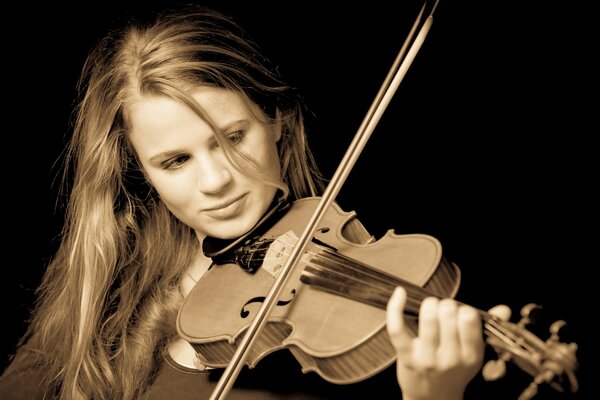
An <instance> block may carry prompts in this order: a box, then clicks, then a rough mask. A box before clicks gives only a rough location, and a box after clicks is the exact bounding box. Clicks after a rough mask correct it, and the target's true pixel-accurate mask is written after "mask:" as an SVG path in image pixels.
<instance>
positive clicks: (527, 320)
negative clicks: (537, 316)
mask: <svg viewBox="0 0 600 400" xmlns="http://www.w3.org/2000/svg"><path fill="white" fill-rule="evenodd" d="M541 309H542V306H540V305H539V304H535V303H529V304H527V305H525V306H524V307H523V308H521V320H520V321H519V322H518V323H517V325H519V326H520V327H522V328H523V327H525V326H526V325H529V324H531V323H532V322H533V321H532V317H533V313H534V312H535V311H537V310H541Z"/></svg>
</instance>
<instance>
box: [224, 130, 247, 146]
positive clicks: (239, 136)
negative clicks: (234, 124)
mask: <svg viewBox="0 0 600 400" xmlns="http://www.w3.org/2000/svg"><path fill="white" fill-rule="evenodd" d="M245 137H246V134H245V132H244V131H235V132H232V133H231V134H229V135H227V140H229V141H230V142H231V144H233V145H236V144H240V143H241V142H242V141H243V140H244V138H245Z"/></svg>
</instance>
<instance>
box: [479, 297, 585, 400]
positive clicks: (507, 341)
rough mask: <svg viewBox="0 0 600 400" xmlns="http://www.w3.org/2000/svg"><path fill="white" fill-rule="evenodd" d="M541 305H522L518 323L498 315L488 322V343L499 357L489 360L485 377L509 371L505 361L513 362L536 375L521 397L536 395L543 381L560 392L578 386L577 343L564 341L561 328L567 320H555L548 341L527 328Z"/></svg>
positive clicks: (522, 398) (524, 399) (575, 389)
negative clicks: (503, 319)
mask: <svg viewBox="0 0 600 400" xmlns="http://www.w3.org/2000/svg"><path fill="white" fill-rule="evenodd" d="M539 309H541V307H540V306H539V305H537V304H528V305H526V306H525V307H523V308H522V309H521V319H520V320H519V322H517V323H516V324H513V323H510V322H507V321H502V320H500V319H497V318H491V319H489V320H488V321H487V322H486V324H485V331H486V334H487V343H488V344H490V345H491V346H492V348H494V350H495V351H496V353H497V354H498V359H497V360H490V361H488V362H486V364H485V365H484V367H483V370H482V374H483V377H484V379H485V380H488V381H492V380H497V379H499V378H501V377H502V376H504V374H505V373H506V362H507V361H512V362H514V363H515V364H516V365H517V366H518V367H519V368H521V369H522V370H524V371H525V372H527V373H528V374H529V375H531V376H533V381H532V382H531V383H530V384H529V386H527V388H525V390H523V392H522V393H521V395H520V396H519V400H529V399H531V398H533V397H534V396H535V395H536V394H537V393H538V386H539V385H540V384H543V383H547V384H549V385H550V386H552V387H553V388H554V389H556V390H558V391H560V392H564V391H565V390H566V389H568V390H569V391H570V392H572V393H574V392H577V390H578V388H579V384H578V382H577V378H576V376H575V370H576V369H577V367H578V363H577V358H576V352H577V344H576V343H563V342H561V341H560V337H559V331H560V329H561V328H562V327H563V326H565V325H566V322H565V321H563V320H559V321H556V322H554V323H553V324H552V325H551V326H550V328H549V331H550V337H549V338H548V339H547V340H546V341H543V340H541V339H540V338H538V337H537V336H535V335H534V334H533V333H531V332H530V331H529V330H527V328H526V327H527V325H530V324H531V314H532V312H534V311H537V310H539ZM565 381H566V382H565Z"/></svg>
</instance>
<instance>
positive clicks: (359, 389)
mask: <svg viewBox="0 0 600 400" xmlns="http://www.w3.org/2000/svg"><path fill="white" fill-rule="evenodd" d="M37 354H39V353H36V352H35V350H33V349H31V348H30V347H29V346H27V345H25V346H23V347H21V348H20V349H19V350H18V351H17V354H16V356H15V358H14V360H13V361H12V363H11V364H10V365H9V367H8V368H7V370H6V371H5V372H4V374H3V375H2V376H1V377H0V399H2V400H25V399H26V400H36V399H44V398H45V399H51V398H52V396H50V395H48V394H46V397H44V394H45V393H44V392H45V390H44V387H43V385H42V383H41V382H42V371H41V367H39V366H37V365H36V363H35V358H36V355H37ZM221 372H222V370H211V371H209V372H199V371H197V370H189V369H186V368H185V367H181V366H179V365H178V364H175V363H174V362H173V361H171V360H170V359H169V358H168V356H166V357H165V358H164V359H163V362H162V364H161V367H160V371H159V373H158V376H157V377H156V379H155V380H154V382H153V383H152V385H151V386H150V387H149V388H148V390H147V392H146V393H145V394H144V395H143V396H142V399H143V400H167V399H168V400H188V399H189V400H192V399H193V400H202V399H208V398H209V397H210V395H211V394H212V392H213V389H214V387H215V386H216V384H217V382H218V380H219V377H220V374H221ZM369 398H377V399H394V400H397V399H401V395H400V389H399V385H398V382H397V380H396V368H395V365H392V366H390V367H388V368H387V369H386V370H384V371H383V372H381V373H379V374H378V375H376V376H374V377H372V378H370V379H367V380H365V381H362V382H358V383H354V384H349V385H335V384H332V383H329V382H327V381H325V380H323V379H322V378H321V377H319V376H318V375H317V374H316V373H313V372H309V373H307V374H304V373H302V371H301V370H300V365H299V364H298V362H297V361H296V360H295V359H294V358H293V356H292V354H291V353H290V352H289V351H287V350H280V351H276V352H274V353H272V354H269V355H268V356H266V357H265V358H264V359H262V360H261V361H260V362H259V363H258V365H257V366H256V368H254V369H248V368H244V369H243V370H242V373H241V374H240V375H239V377H238V378H237V379H236V381H235V383H234V386H233V389H232V390H231V391H230V393H229V395H228V396H227V399H228V400H240V399H243V400H269V399H294V400H308V399H313V400H314V399H326V400H333V399H336V400H337V399H339V400H342V399H344V400H346V399H369Z"/></svg>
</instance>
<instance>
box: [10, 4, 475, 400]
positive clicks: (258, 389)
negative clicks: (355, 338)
mask: <svg viewBox="0 0 600 400" xmlns="http://www.w3.org/2000/svg"><path fill="white" fill-rule="evenodd" d="M274 71H275V69H274V68H272V67H271V66H270V65H269V63H268V61H267V60H266V59H265V58H264V57H263V56H262V55H261V54H260V52H259V51H258V49H257V48H256V46H255V45H254V44H253V43H252V42H251V41H250V40H249V39H248V38H247V36H246V34H245V33H244V32H243V31H242V30H241V29H240V28H238V27H237V26H236V25H235V24H234V23H233V22H232V21H231V20H229V19H228V18H226V17H224V16H222V15H220V14H218V13H215V12H212V11H208V10H201V9H187V10H184V11H181V12H174V13H171V14H165V15H161V16H159V17H158V18H157V19H156V21H155V22H153V23H150V24H148V25H145V26H141V25H136V24H133V23H132V24H130V25H128V26H127V27H125V28H124V29H122V30H118V31H115V32H113V33H111V34H110V35H108V36H107V37H106V38H105V39H104V40H103V41H102V42H101V43H100V44H99V45H98V46H97V48H96V49H95V50H94V51H93V52H92V53H91V55H90V56H89V58H88V60H87V62H86V64H85V66H84V70H83V74H82V80H81V89H82V98H81V103H80V104H79V107H78V108H77V119H76V124H75V127H74V132H73V136H72V139H71V141H70V145H69V148H68V153H67V154H68V163H67V165H68V166H70V167H72V170H69V171H68V172H67V173H66V174H65V176H67V177H69V178H68V179H72V183H70V184H69V185H66V186H68V187H69V188H70V193H69V202H68V208H67V216H66V221H65V224H64V230H63V237H62V242H61V246H60V248H59V250H58V252H57V254H56V255H55V257H54V258H53V260H52V262H51V263H50V265H49V267H48V270H47V272H46V274H45V276H44V279H43V282H42V284H41V286H40V288H39V290H38V296H39V299H38V302H37V305H36V308H35V310H34V313H33V315H32V320H31V324H30V327H29V329H28V332H27V334H26V335H25V337H24V338H23V340H22V343H21V345H20V347H19V348H18V350H17V352H16V355H15V356H14V359H13V361H12V363H11V364H10V365H9V367H8V369H7V370H6V371H5V372H4V374H3V375H2V378H1V379H0V395H1V397H2V398H3V399H13V398H15V399H16V398H27V399H35V398H39V399H42V398H47V399H49V398H60V399H137V398H146V399H160V398H169V399H187V398H190V399H192V398H193V399H201V398H208V397H209V396H210V394H211V393H212V389H213V388H214V385H215V382H216V379H217V378H218V374H219V370H213V369H206V368H204V366H203V365H201V362H199V360H198V358H197V357H195V352H194V349H193V348H192V347H191V346H190V345H189V344H188V343H187V342H185V341H184V340H182V339H181V338H179V337H178V332H177V329H176V316H177V312H178V310H179V309H180V307H181V305H182V302H183V301H184V299H185V297H186V295H187V294H188V293H189V291H190V290H191V288H192V287H193V286H194V285H195V283H196V282H197V281H199V280H200V279H202V276H203V274H204V273H205V272H206V271H207V269H208V268H209V266H210V265H211V260H210V259H208V258H207V257H205V256H204V255H203V254H202V251H201V244H202V242H203V240H204V239H205V238H206V237H207V236H211V237H216V238H221V239H231V238H236V237H239V236H240V235H242V234H244V233H245V232H247V231H248V230H250V229H251V228H252V227H253V226H254V225H255V224H256V223H257V221H258V220H259V219H260V218H261V217H262V216H263V215H264V214H265V212H266V211H267V210H268V209H269V206H270V205H271V204H272V203H273V202H274V200H276V199H279V198H281V197H284V198H287V199H288V200H290V201H293V200H296V199H300V198H303V197H306V196H315V195H318V194H319V193H320V190H321V189H322V186H323V185H322V182H321V180H320V176H319V173H318V171H317V168H316V166H315V165H314V162H313V158H312V156H311V153H310V151H309V149H308V148H307V145H306V139H305V135H304V124H303V118H302V114H301V105H300V101H299V99H298V97H297V96H296V94H295V92H294V91H293V90H292V89H291V88H290V87H288V86H287V85H286V84H285V83H283V82H282V80H281V79H280V77H279V76H278V75H277V74H276V73H275V72H274ZM357 229H362V228H361V227H357ZM405 297H406V295H405V292H404V291H403V290H402V289H398V290H397V291H396V292H395V294H394V296H393V297H392V299H391V301H390V302H389V305H388V319H387V327H388V332H389V335H390V340H391V342H392V344H393V345H394V347H395V348H396V350H397V353H398V359H397V369H391V371H392V372H391V373H390V372H389V371H390V369H388V370H386V371H384V372H382V373H380V374H378V375H377V376H375V377H373V378H371V379H368V380H366V381H364V382H361V383H358V384H352V385H333V384H329V383H326V382H324V381H322V380H321V379H319V378H315V376H314V374H306V375H303V374H301V373H300V372H299V368H298V366H297V365H294V364H293V361H294V360H290V359H288V358H286V357H287V356H286V354H287V353H286V352H283V351H282V352H276V353H277V354H272V355H270V356H268V357H266V358H265V359H264V360H263V361H261V362H260V363H259V365H258V366H257V368H256V369H255V370H251V371H244V372H243V373H242V375H241V376H240V377H239V379H238V381H237V382H236V385H234V389H233V390H232V392H231V393H230V396H229V397H230V398H233V399H235V398H244V399H251V398H257V399H258V398H260V399H267V398H294V399H296V398H297V399H303V398H342V397H344V398H345V397H347V396H349V395H350V394H352V395H360V394H361V393H362V394H363V395H365V396H366V395H367V394H371V395H375V396H377V397H378V398H402V396H404V398H405V399H412V400H420V399H449V400H452V399H459V398H461V397H462V395H463V391H464V389H465V387H466V385H467V383H468V382H469V381H470V380H471V379H472V378H473V376H474V375H475V373H476V372H477V371H478V369H479V367H480V365H481V360H482V354H483V341H482V335H481V323H480V321H479V319H478V316H477V314H476V312H475V311H474V310H473V309H471V308H470V307H467V306H458V305H457V303H455V302H454V301H452V300H441V301H438V300H435V299H433V298H429V299H427V300H426V301H425V302H424V303H423V304H422V307H421V310H420V324H419V332H418V337H413V334H412V332H411V330H410V329H409V328H407V327H406V325H405V323H404V319H403V316H402V315H403V308H404V303H405ZM290 361H292V364H291V365H290ZM398 383H399V385H398ZM401 392H402V394H401Z"/></svg>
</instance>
